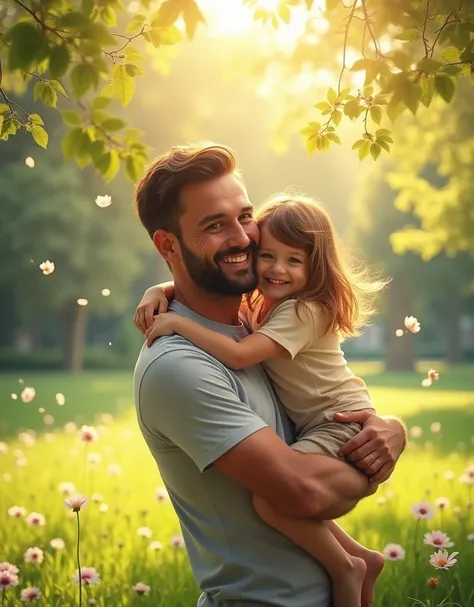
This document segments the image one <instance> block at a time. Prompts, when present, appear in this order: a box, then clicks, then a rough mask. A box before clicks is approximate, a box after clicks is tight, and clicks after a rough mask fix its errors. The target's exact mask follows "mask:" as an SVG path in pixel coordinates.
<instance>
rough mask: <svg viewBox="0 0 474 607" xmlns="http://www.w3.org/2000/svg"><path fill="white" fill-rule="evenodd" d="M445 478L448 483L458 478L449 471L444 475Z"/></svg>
mask: <svg viewBox="0 0 474 607" xmlns="http://www.w3.org/2000/svg"><path fill="white" fill-rule="evenodd" d="M444 478H445V479H446V480H447V481H453V480H454V479H455V478H456V475H455V474H454V472H453V471H452V470H447V471H446V472H445V473H444Z"/></svg>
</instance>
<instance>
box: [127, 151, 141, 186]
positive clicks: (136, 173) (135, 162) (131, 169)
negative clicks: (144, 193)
mask: <svg viewBox="0 0 474 607" xmlns="http://www.w3.org/2000/svg"><path fill="white" fill-rule="evenodd" d="M142 172H143V162H142V161H141V160H140V159H139V158H137V157H136V156H127V157H126V158H125V175H126V176H127V177H128V178H129V179H130V181H131V182H132V183H136V182H137V181H138V180H139V179H140V176H141V174H142Z"/></svg>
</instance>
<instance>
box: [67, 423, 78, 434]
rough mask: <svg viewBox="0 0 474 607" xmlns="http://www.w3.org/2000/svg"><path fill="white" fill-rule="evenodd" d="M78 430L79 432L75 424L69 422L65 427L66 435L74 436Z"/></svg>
mask: <svg viewBox="0 0 474 607" xmlns="http://www.w3.org/2000/svg"><path fill="white" fill-rule="evenodd" d="M76 430H77V426H76V424H75V423H74V422H68V423H67V424H66V425H65V426H64V432H66V434H74V432H76Z"/></svg>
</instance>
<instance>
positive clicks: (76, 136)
mask: <svg viewBox="0 0 474 607" xmlns="http://www.w3.org/2000/svg"><path fill="white" fill-rule="evenodd" d="M83 137H84V133H83V131H82V129H79V128H76V129H73V130H72V131H69V133H67V135H65V136H64V137H63V139H62V141H61V148H62V151H63V154H64V156H65V158H73V157H74V156H75V155H76V153H77V152H78V150H80V149H81V146H82V140H83Z"/></svg>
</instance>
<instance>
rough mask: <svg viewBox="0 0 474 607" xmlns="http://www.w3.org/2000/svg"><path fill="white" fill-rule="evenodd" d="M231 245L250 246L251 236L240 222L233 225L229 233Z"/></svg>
mask: <svg viewBox="0 0 474 607" xmlns="http://www.w3.org/2000/svg"><path fill="white" fill-rule="evenodd" d="M228 242H229V245H230V246H232V247H248V246H249V244H250V238H249V236H248V234H247V232H246V231H245V229H244V226H243V225H242V224H241V223H240V222H239V223H237V224H235V225H234V226H232V231H231V233H230V234H229V239H228Z"/></svg>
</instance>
